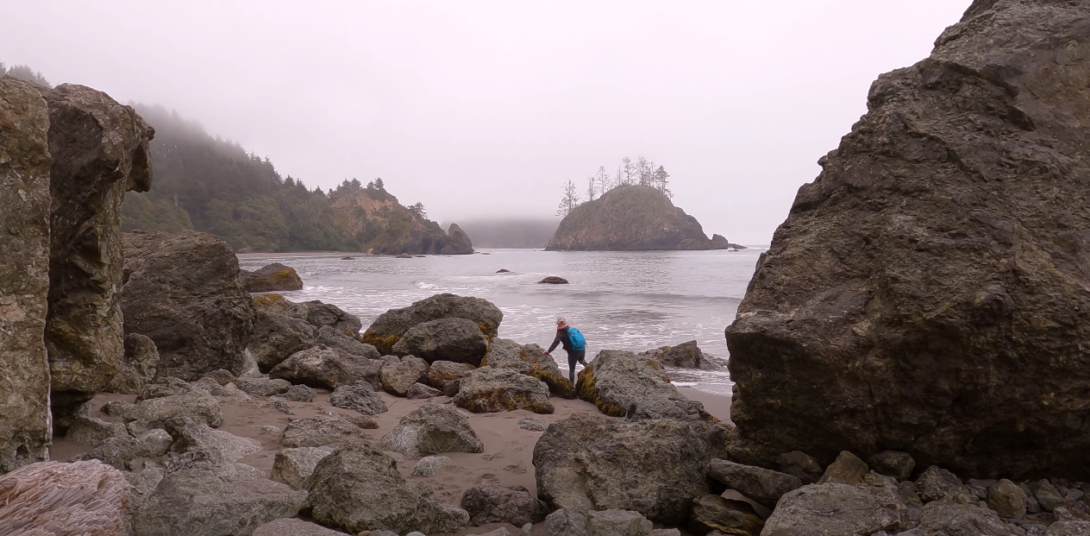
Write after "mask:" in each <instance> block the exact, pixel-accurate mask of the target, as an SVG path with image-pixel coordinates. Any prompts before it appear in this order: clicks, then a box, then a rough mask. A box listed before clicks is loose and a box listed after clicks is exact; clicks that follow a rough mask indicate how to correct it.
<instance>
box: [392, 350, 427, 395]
mask: <svg viewBox="0 0 1090 536" xmlns="http://www.w3.org/2000/svg"><path fill="white" fill-rule="evenodd" d="M394 359H396V358H394ZM427 374H428V362H427V361H424V360H423V359H420V358H419V357H415V356H411V355H410V356H405V358H404V359H402V360H401V361H398V362H397V363H396V364H391V365H386V366H384V367H382V388H383V389H385V390H386V392H387V393H390V394H392V395H397V396H406V395H407V394H409V389H410V388H411V387H412V386H413V385H414V384H416V382H418V381H420V380H421V379H423V378H424V377H425V376H426V375H427Z"/></svg>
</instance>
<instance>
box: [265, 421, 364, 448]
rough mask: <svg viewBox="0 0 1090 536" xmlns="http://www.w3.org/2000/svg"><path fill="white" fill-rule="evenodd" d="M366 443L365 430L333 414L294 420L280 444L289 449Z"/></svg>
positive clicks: (284, 433)
mask: <svg viewBox="0 0 1090 536" xmlns="http://www.w3.org/2000/svg"><path fill="white" fill-rule="evenodd" d="M366 442H367V435H366V434H364V432H363V428H360V427H359V426H357V425H356V424H355V423H353V422H352V421H350V420H348V419H346V418H345V417H342V416H340V415H333V414H327V415H317V416H314V417H307V418H305V419H297V420H294V421H292V422H291V424H288V426H287V427H286V428H284V431H283V432H282V433H281V434H280V444H281V445H284V446H285V447H288V448H300V447H325V446H333V447H339V446H344V445H350V444H354V443H366Z"/></svg>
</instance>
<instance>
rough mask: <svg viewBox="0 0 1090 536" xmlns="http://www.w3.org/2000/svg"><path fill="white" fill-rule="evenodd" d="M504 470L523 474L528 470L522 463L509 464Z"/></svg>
mask: <svg viewBox="0 0 1090 536" xmlns="http://www.w3.org/2000/svg"><path fill="white" fill-rule="evenodd" d="M503 470H504V471H511V472H512V473H515V474H516V475H521V474H523V473H525V472H526V466H524V465H522V464H521V463H513V464H511V465H508V466H507V467H504V468H503Z"/></svg>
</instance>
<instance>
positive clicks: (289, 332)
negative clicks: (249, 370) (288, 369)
mask: <svg viewBox="0 0 1090 536" xmlns="http://www.w3.org/2000/svg"><path fill="white" fill-rule="evenodd" d="M317 337H318V329H317V328H315V327H314V326H312V325H310V323H309V322H307V321H306V320H300V319H298V318H295V317H292V316H288V315H284V314H279V313H274V312H269V311H263V310H258V311H257V314H256V315H255V316H254V337H253V342H252V343H250V353H252V354H253V355H254V359H255V360H257V366H258V369H260V370H261V372H264V373H266V374H267V373H268V372H269V371H270V370H272V369H273V367H275V366H277V365H279V364H280V363H283V362H284V360H285V359H287V358H289V357H291V355H292V354H294V353H295V352H300V351H303V350H306V349H307V348H310V347H311V346H314V344H315V340H316V339H317Z"/></svg>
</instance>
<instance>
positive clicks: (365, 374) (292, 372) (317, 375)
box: [269, 346, 382, 389]
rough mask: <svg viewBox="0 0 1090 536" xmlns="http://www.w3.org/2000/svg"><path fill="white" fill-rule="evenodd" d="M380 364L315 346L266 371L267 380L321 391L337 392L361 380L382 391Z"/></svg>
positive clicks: (376, 361) (373, 360)
mask: <svg viewBox="0 0 1090 536" xmlns="http://www.w3.org/2000/svg"><path fill="white" fill-rule="evenodd" d="M381 374H382V361H379V360H377V359H367V358H366V357H360V356H356V355H351V354H346V353H344V352H341V351H340V350H337V349H334V348H327V347H325V346H314V347H311V348H308V349H306V350H303V351H301V352H296V353H294V354H292V355H291V357H289V358H288V359H286V360H284V362H282V363H280V364H279V365H277V366H275V367H273V369H272V370H270V371H269V377H270V378H274V379H277V378H279V379H284V380H288V381H289V382H292V383H294V384H302V385H306V386H309V387H316V388H320V389H336V388H338V387H341V386H344V385H352V384H353V383H356V381H359V380H363V381H366V382H368V383H370V384H371V386H372V387H375V388H376V389H381V388H382V379H381Z"/></svg>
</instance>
